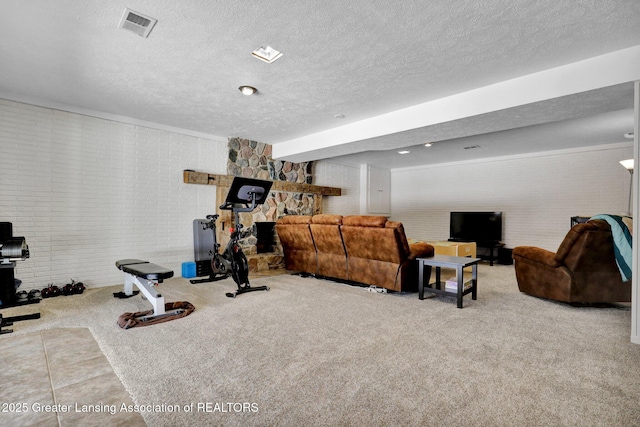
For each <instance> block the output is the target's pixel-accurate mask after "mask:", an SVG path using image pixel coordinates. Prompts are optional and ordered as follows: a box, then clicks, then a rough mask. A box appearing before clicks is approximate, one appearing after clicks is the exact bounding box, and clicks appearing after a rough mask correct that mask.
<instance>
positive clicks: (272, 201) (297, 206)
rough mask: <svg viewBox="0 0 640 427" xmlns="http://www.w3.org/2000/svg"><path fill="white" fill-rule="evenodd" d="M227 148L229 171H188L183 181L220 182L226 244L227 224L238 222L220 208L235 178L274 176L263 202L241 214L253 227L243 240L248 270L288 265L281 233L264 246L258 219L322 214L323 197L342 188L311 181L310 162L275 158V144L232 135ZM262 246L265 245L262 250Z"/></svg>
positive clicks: (221, 238)
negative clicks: (272, 148) (211, 172)
mask: <svg viewBox="0 0 640 427" xmlns="http://www.w3.org/2000/svg"><path fill="white" fill-rule="evenodd" d="M228 150H229V151H228V152H229V156H228V160H227V175H214V174H208V173H205V172H196V171H193V170H185V171H184V176H183V179H184V182H185V183H187V184H203V185H215V186H216V204H217V205H218V207H216V213H217V214H218V215H219V218H218V222H217V224H216V227H217V228H216V229H217V235H216V237H217V240H218V243H220V244H221V246H222V247H223V248H224V247H225V246H226V244H227V243H228V242H229V238H230V233H229V229H230V228H231V227H233V226H234V219H233V213H232V212H231V211H230V210H222V209H220V208H219V206H220V205H221V204H223V203H224V201H225V200H226V198H227V194H228V192H229V187H230V186H231V182H232V181H233V178H234V177H236V176H241V177H246V178H256V179H263V180H267V181H272V182H273V184H272V187H271V191H270V192H269V195H268V197H267V199H266V200H265V202H264V204H262V205H260V206H258V207H256V209H255V210H254V211H253V212H243V213H240V214H239V221H240V223H241V224H242V226H243V230H249V231H250V232H251V233H250V235H249V236H247V237H245V238H244V239H242V240H241V241H240V244H241V245H242V249H243V251H244V252H245V254H246V256H247V259H248V261H249V268H250V271H253V272H256V271H265V270H271V269H278V268H284V259H283V254H282V246H281V245H280V240H279V239H278V235H277V233H276V232H275V230H274V229H273V228H272V229H271V230H272V231H271V235H272V238H273V243H272V244H271V243H267V244H265V245H264V246H267V247H266V248H263V247H262V246H263V244H262V242H260V244H259V242H258V229H261V228H262V227H263V226H262V225H258V224H261V223H265V222H270V223H275V221H276V220H277V219H278V218H281V217H283V216H285V215H315V214H319V213H322V198H323V197H324V196H340V195H341V194H342V193H341V189H340V188H335V187H323V186H317V185H313V184H312V181H313V172H312V171H313V164H312V162H304V163H291V162H287V161H280V160H274V159H273V158H272V157H271V146H270V145H268V144H264V143H260V142H256V141H250V140H247V139H240V138H230V139H229V143H228ZM260 233H262V230H261V231H260ZM258 246H261V249H260V251H259V250H258ZM269 249H270V250H269ZM263 250H264V251H265V252H263Z"/></svg>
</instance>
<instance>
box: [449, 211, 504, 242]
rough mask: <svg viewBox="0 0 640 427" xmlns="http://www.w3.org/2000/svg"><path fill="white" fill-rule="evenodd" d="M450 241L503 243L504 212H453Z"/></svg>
mask: <svg viewBox="0 0 640 427" xmlns="http://www.w3.org/2000/svg"><path fill="white" fill-rule="evenodd" d="M449 236H450V237H449V240H452V241H459V242H464V241H467V242H489V243H491V242H500V241H502V212H451V218H450V221H449Z"/></svg>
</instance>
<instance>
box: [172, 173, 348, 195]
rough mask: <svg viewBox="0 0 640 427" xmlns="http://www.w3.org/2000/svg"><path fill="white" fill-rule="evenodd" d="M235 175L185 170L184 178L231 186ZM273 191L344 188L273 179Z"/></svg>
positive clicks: (329, 192) (320, 191)
mask: <svg viewBox="0 0 640 427" xmlns="http://www.w3.org/2000/svg"><path fill="white" fill-rule="evenodd" d="M233 178H235V177H234V176H233V175H217V174H211V173H206V172H196V171H193V170H185V171H184V172H183V180H184V182H185V184H201V185H217V186H220V187H230V186H231V182H233ZM271 191H282V192H285V193H305V194H320V195H322V196H341V195H342V189H341V188H336V187H324V186H320V185H313V184H303V183H298V182H288V181H273V185H272V186H271Z"/></svg>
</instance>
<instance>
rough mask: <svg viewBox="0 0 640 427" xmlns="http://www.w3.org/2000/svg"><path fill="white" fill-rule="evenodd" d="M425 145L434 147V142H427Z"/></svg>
mask: <svg viewBox="0 0 640 427" xmlns="http://www.w3.org/2000/svg"><path fill="white" fill-rule="evenodd" d="M424 146H425V147H432V146H433V142H427V143H426V144H424Z"/></svg>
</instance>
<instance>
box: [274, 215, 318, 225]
mask: <svg viewBox="0 0 640 427" xmlns="http://www.w3.org/2000/svg"><path fill="white" fill-rule="evenodd" d="M311 218H312V217H311V216H310V215H286V216H283V217H282V218H279V219H278V220H277V221H276V223H277V224H311Z"/></svg>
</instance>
